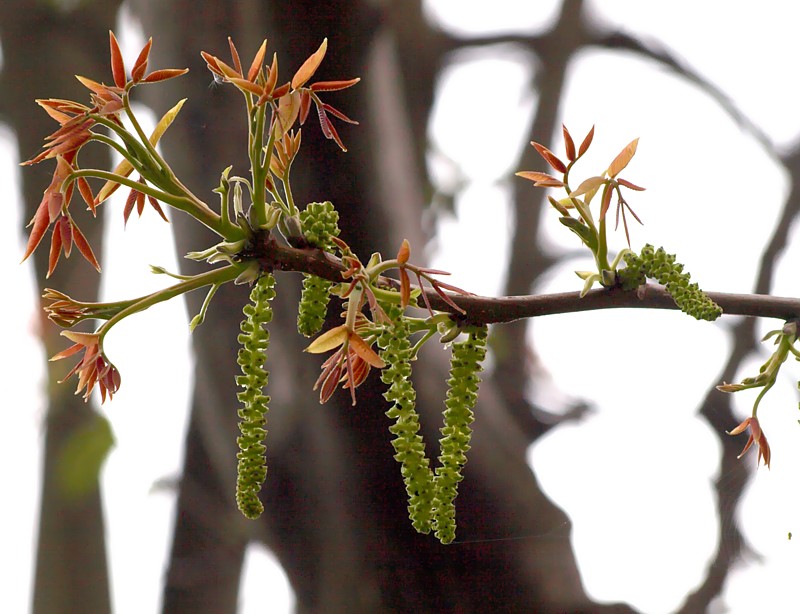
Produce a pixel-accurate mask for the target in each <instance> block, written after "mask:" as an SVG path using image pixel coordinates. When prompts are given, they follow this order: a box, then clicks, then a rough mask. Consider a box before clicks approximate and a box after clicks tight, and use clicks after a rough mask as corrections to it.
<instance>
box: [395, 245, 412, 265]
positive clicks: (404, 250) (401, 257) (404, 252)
mask: <svg viewBox="0 0 800 614" xmlns="http://www.w3.org/2000/svg"><path fill="white" fill-rule="evenodd" d="M410 255H411V245H410V244H409V242H408V239H403V243H402V244H401V245H400V249H399V250H397V262H399V263H400V264H405V263H406V262H408V258H409V256H410Z"/></svg>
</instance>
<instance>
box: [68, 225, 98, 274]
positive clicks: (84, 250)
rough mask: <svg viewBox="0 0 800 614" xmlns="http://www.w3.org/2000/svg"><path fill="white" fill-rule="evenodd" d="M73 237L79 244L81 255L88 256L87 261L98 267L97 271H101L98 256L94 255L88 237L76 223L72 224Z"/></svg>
mask: <svg viewBox="0 0 800 614" xmlns="http://www.w3.org/2000/svg"><path fill="white" fill-rule="evenodd" d="M72 238H73V240H74V241H75V245H76V246H77V248H78V251H79V252H80V253H81V255H82V256H83V257H84V258H86V260H87V262H89V264H91V265H92V266H93V267H94V268H95V269H97V272H98V273H99V272H100V263H99V262H97V258H95V257H94V252H93V251H92V247H91V246H90V245H89V242H88V241H87V240H86V237H84V236H83V233H82V232H81V231H80V229H79V228H78V227H77V226H76V225H75V224H74V223H73V224H72Z"/></svg>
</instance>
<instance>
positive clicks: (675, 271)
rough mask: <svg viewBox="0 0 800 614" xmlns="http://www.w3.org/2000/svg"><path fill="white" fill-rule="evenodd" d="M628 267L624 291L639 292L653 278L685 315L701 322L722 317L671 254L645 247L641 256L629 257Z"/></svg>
mask: <svg viewBox="0 0 800 614" xmlns="http://www.w3.org/2000/svg"><path fill="white" fill-rule="evenodd" d="M625 264H626V267H625V268H624V269H621V270H620V271H619V277H620V281H621V283H622V287H623V288H624V289H626V290H633V289H635V288H638V287H639V286H641V285H642V284H643V283H644V282H645V280H646V278H648V277H650V278H652V279H655V280H656V281H657V282H658V283H660V284H662V285H664V287H665V289H666V291H667V292H668V293H669V295H670V296H671V297H672V298H673V300H674V301H675V304H676V305H677V306H678V307H679V308H680V310H681V311H683V312H684V313H687V314H689V315H690V316H692V317H694V318H696V319H698V320H709V321H711V320H716V319H717V318H718V317H719V316H720V315H722V308H721V307H720V306H719V305H717V304H716V303H715V302H714V301H712V300H711V299H710V298H709V297H708V295H707V294H706V293H705V292H703V291H702V290H701V289H700V287H699V286H698V285H697V284H696V283H691V282H690V279H691V275H689V273H684V272H683V265H682V264H680V263H678V262H676V261H675V255H674V254H668V253H667V252H665V251H664V248H663V247H659V248H658V249H655V248H654V247H653V246H652V245H649V244H648V245H645V246H644V248H642V252H641V254H634V253H633V252H631V253H629V254H626V255H625Z"/></svg>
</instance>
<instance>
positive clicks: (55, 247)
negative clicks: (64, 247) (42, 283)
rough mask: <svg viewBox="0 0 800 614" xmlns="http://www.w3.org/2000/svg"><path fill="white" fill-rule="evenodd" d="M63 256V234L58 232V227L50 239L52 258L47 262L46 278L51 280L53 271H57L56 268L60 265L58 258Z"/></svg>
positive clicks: (54, 229)
mask: <svg viewBox="0 0 800 614" xmlns="http://www.w3.org/2000/svg"><path fill="white" fill-rule="evenodd" d="M60 256H61V233H60V232H59V231H58V227H57V226H56V227H55V228H53V234H52V236H51V237H50V257H49V258H48V261H47V275H45V277H46V278H49V277H50V275H52V274H53V271H55V270H56V266H57V265H58V258H59V257H60Z"/></svg>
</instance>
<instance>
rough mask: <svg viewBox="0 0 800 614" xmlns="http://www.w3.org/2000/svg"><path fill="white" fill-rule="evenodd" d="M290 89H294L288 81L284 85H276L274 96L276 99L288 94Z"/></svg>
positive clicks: (273, 91)
mask: <svg viewBox="0 0 800 614" xmlns="http://www.w3.org/2000/svg"><path fill="white" fill-rule="evenodd" d="M290 89H292V84H291V83H289V82H288V81H287V82H286V83H284V84H283V85H281V86H279V87H276V88H275V89H274V90H272V98H273V99H276V98H281V97H283V96H286V94H287V93H288V92H289V90H290Z"/></svg>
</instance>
